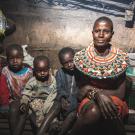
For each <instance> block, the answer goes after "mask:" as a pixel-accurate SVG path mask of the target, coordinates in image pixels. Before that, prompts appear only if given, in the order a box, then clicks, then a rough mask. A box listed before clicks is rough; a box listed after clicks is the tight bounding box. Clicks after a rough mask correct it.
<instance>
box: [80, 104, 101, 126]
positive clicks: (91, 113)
mask: <svg viewBox="0 0 135 135" xmlns="http://www.w3.org/2000/svg"><path fill="white" fill-rule="evenodd" d="M82 117H83V119H84V122H85V124H89V123H96V122H98V121H99V120H100V118H101V112H100V110H99V108H98V107H97V106H96V105H95V104H94V105H93V106H92V107H90V108H89V109H88V110H87V111H86V112H85V113H84V114H83V115H82Z"/></svg>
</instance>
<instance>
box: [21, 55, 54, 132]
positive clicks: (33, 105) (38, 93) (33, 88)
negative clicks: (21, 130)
mask: <svg viewBox="0 0 135 135" xmlns="http://www.w3.org/2000/svg"><path fill="white" fill-rule="evenodd" d="M33 66H34V76H33V77H32V78H31V79H30V80H29V81H28V82H27V84H26V86H25V88H24V90H23V92H22V95H23V96H22V98H21V101H20V103H21V105H20V111H21V112H22V113H26V112H28V113H29V115H30V116H35V118H34V119H35V121H34V119H32V121H33V122H34V124H35V127H37V129H38V128H39V127H41V124H42V122H43V121H44V119H45V117H46V116H47V114H48V113H49V111H50V110H51V108H52V106H53V104H54V101H55V98H56V94H57V91H56V80H55V78H54V76H53V75H52V74H51V71H50V62H49V59H48V58H47V57H46V56H37V57H36V58H35V59H34V61H33ZM30 118H32V117H30ZM39 131H40V130H39Z"/></svg>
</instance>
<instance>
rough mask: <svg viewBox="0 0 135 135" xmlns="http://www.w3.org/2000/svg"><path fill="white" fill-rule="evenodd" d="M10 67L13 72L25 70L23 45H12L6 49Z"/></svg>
mask: <svg viewBox="0 0 135 135" xmlns="http://www.w3.org/2000/svg"><path fill="white" fill-rule="evenodd" d="M6 56H7V63H8V67H9V69H10V70H11V71H13V72H18V71H20V70H21V69H22V68H23V49H22V47H21V45H17V44H12V45H10V46H8V47H7V48H6Z"/></svg>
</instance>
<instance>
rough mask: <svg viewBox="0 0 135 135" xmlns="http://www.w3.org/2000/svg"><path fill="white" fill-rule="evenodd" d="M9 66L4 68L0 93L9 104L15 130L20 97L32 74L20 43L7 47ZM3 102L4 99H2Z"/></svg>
mask: <svg viewBox="0 0 135 135" xmlns="http://www.w3.org/2000/svg"><path fill="white" fill-rule="evenodd" d="M6 57H7V66H5V67H4V68H3V69H2V74H1V80H2V81H1V83H2V84H3V85H2V87H1V89H0V93H2V95H0V97H2V98H1V100H3V101H5V102H6V105H9V124H10V128H11V133H13V132H14V129H15V127H16V124H17V121H18V109H19V99H20V98H21V95H22V91H23V88H24V86H25V84H26V83H27V81H28V80H29V79H30V77H31V76H32V70H31V68H29V67H26V66H25V65H24V64H23V50H22V48H21V46H20V45H17V44H12V45H10V46H8V47H7V48H6ZM1 102H2V101H1Z"/></svg>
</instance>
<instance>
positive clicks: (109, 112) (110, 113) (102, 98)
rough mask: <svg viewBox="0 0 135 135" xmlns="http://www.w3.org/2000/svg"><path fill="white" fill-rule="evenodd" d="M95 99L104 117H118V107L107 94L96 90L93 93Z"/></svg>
mask: <svg viewBox="0 0 135 135" xmlns="http://www.w3.org/2000/svg"><path fill="white" fill-rule="evenodd" d="M95 101H96V103H97V105H98V106H99V109H100V111H101V113H102V115H103V117H104V118H105V119H117V118H118V109H117V107H116V105H115V104H114V103H113V101H112V99H111V98H110V97H109V96H107V95H105V94H103V92H100V91H98V92H97V93H96V94H95Z"/></svg>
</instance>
